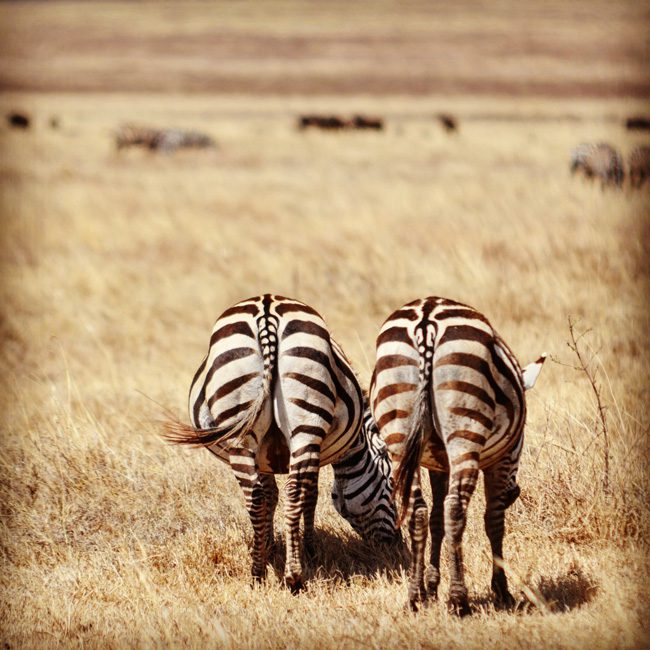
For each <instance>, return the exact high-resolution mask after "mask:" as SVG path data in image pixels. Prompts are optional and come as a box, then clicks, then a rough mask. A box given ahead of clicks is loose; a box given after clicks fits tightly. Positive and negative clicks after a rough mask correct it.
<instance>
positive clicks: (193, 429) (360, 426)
mask: <svg viewBox="0 0 650 650" xmlns="http://www.w3.org/2000/svg"><path fill="white" fill-rule="evenodd" d="M364 409H365V397H364V394H363V392H362V390H361V388H360V387H359V383H358V381H357V378H356V376H355V374H354V372H353V370H352V368H351V366H350V364H349V362H348V361H347V359H346V358H345V355H344V354H343V352H342V350H341V348H340V347H339V346H338V344H337V343H336V342H335V341H334V340H333V339H332V337H331V335H330V333H329V331H328V330H327V327H326V325H325V323H324V322H323V319H322V318H321V317H320V316H319V314H318V313H317V312H316V311H315V310H314V309H312V308H311V307H308V306H307V305H305V304H303V303H301V302H298V301H297V300H292V299H290V298H284V297H282V296H275V295H270V294H265V295H263V296H258V297H255V298H250V299H248V300H244V301H242V302H239V303H237V304H236V305H235V306H234V307H231V308H230V309H227V310H226V311H225V312H223V314H221V316H220V317H219V318H218V319H217V322H216V323H215V325H214V329H213V331H212V336H211V337H210V346H209V349H208V354H207V356H206V357H205V358H204V360H203V362H202V363H201V365H200V366H199V369H198V370H197V372H196V374H195V375H194V379H193V381H192V386H191V388H190V397H189V411H190V420H191V426H187V425H183V424H180V423H170V424H169V425H168V430H167V434H166V437H167V438H168V439H169V440H171V441H172V442H176V443H182V444H191V445H202V446H205V447H207V448H208V449H209V450H210V451H211V452H212V453H214V454H215V455H216V456H218V457H219V458H220V459H221V460H224V461H226V462H229V463H230V466H231V468H232V470H233V472H234V473H235V476H236V478H237V480H238V481H239V484H240V486H241V488H242V490H243V492H244V496H245V500H246V507H247V509H248V513H249V515H250V519H251V522H252V525H253V533H254V541H253V563H252V574H253V578H254V580H261V579H263V578H264V577H265V575H266V560H267V553H268V551H269V549H270V548H271V546H272V544H273V540H274V536H273V513H274V511H275V507H276V505H277V501H278V488H277V486H276V483H275V478H274V476H273V474H276V473H280V474H281V473H286V472H288V473H289V478H288V481H287V484H286V495H287V504H286V508H285V522H286V568H285V582H286V584H287V586H288V587H289V588H290V589H291V590H292V591H293V592H294V593H295V592H297V591H299V590H300V589H301V588H302V586H303V577H302V562H301V553H300V551H301V543H300V532H299V529H300V519H301V517H302V518H303V519H304V548H305V551H306V553H307V555H313V552H314V512H315V508H316V500H317V497H318V471H319V467H320V466H323V465H327V464H329V463H333V469H334V474H335V484H336V485H335V493H334V503H335V505H336V507H337V509H338V510H339V512H340V513H341V514H342V515H343V516H344V517H345V518H346V519H347V520H348V521H349V522H350V523H351V524H352V526H353V528H354V529H355V530H357V531H359V532H361V533H362V534H364V535H365V536H366V537H368V538H372V539H377V540H380V541H393V540H395V541H396V540H398V539H399V532H398V530H397V527H396V523H395V521H396V513H395V508H394V506H393V504H392V500H391V491H390V474H389V473H388V474H387V473H386V468H387V467H388V466H387V465H386V463H385V460H386V450H385V448H384V447H383V445H382V444H381V441H375V437H376V435H377V434H376V431H375V430H373V429H371V428H369V426H368V425H369V423H370V422H371V418H370V416H369V415H368V414H367V415H366V418H365V420H364ZM369 418H370V419H369ZM388 471H390V467H388ZM359 477H362V480H360V481H359V480H358V479H359Z"/></svg>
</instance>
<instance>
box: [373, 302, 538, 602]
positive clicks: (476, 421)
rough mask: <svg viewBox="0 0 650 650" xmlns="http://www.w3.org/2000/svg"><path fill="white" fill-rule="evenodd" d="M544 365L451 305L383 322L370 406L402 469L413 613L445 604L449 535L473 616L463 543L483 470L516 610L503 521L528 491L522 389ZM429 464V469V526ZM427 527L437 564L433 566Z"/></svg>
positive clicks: (463, 598) (413, 307) (454, 594)
mask: <svg viewBox="0 0 650 650" xmlns="http://www.w3.org/2000/svg"><path fill="white" fill-rule="evenodd" d="M544 359H545V355H542V356H541V357H540V358H539V359H538V360H537V361H536V362H535V363H533V364H530V365H529V366H527V367H526V368H524V369H523V370H522V369H521V367H520V366H519V364H518V362H517V360H516V358H515V356H514V355H513V353H512V352H511V351H510V349H509V348H508V346H507V345H506V344H505V342H504V341H503V340H502V339H501V337H500V336H499V335H498V334H497V332H496V331H495V330H494V329H493V328H492V326H491V325H490V323H489V322H488V320H487V319H486V318H485V316H483V315H482V314H480V313H479V312H477V311H476V310H475V309H473V308H472V307H469V306H468V305H464V304H462V303H459V302H456V301H453V300H449V299H446V298H437V297H429V298H425V299H420V300H415V301H413V302H411V303H408V304H407V305H404V306H403V307H401V308H400V309H398V310H397V311H395V312H394V313H393V314H391V316H389V317H388V318H387V319H386V321H385V323H384V324H383V326H382V328H381V330H380V333H379V336H378V338H377V362H376V364H375V370H374V373H373V378H372V382H371V404H372V409H373V415H374V417H375V420H376V422H377V426H378V428H379V430H380V433H381V437H382V439H383V440H384V441H385V442H386V444H387V447H388V452H389V455H390V457H391V459H392V461H393V463H394V465H396V466H397V467H396V470H395V488H394V494H395V496H396V497H397V500H398V502H399V517H398V523H401V521H402V520H403V519H405V518H408V524H409V533H410V537H411V556H412V561H411V568H410V571H409V600H408V605H409V606H410V607H411V609H413V610H417V603H418V602H423V601H425V600H426V599H427V598H428V597H437V591H438V585H439V583H440V551H441V545H442V540H443V537H446V538H447V542H448V548H449V552H450V559H449V570H450V589H449V595H450V596H449V604H450V607H451V609H452V610H453V611H454V612H455V613H458V614H461V615H464V614H467V613H469V602H468V597H467V588H466V586H465V580H464V569H463V562H462V546H461V542H462V536H463V532H464V529H465V526H466V513H467V507H468V504H469V501H470V498H471V495H472V493H473V492H474V490H475V488H476V485H477V482H478V476H479V470H482V471H483V473H484V477H485V491H486V511H485V518H484V519H485V529H486V533H487V535H488V538H489V540H490V545H491V547H492V554H493V572H492V589H493V591H494V593H495V596H496V599H497V602H498V603H500V604H502V605H506V606H509V605H512V604H514V599H513V597H512V595H511V594H510V593H509V591H508V587H507V580H506V576H505V572H504V570H503V561H502V557H503V551H502V542H503V535H504V514H505V510H506V508H507V507H508V506H510V505H511V504H512V503H513V502H514V501H515V500H516V498H517V496H518V495H519V491H520V490H519V486H518V485H517V480H516V478H517V470H518V466H519V457H520V454H521V450H522V446H523V429H524V423H525V417H526V403H525V399H524V391H525V390H527V389H530V388H532V387H533V386H534V384H535V382H536V380H537V377H538V376H539V373H540V370H541V367H542V364H543V363H544ZM421 466H422V467H425V468H426V469H428V470H429V479H430V482H431V489H432V496H433V506H432V509H431V516H430V519H429V516H428V507H427V504H426V500H425V499H424V495H423V490H422V483H421V481H422V479H421V472H420V467H421ZM427 519H429V521H428V522H427ZM428 530H430V531H431V560H430V563H429V566H428V567H425V560H424V553H425V548H426V542H427V534H428ZM425 578H426V579H425Z"/></svg>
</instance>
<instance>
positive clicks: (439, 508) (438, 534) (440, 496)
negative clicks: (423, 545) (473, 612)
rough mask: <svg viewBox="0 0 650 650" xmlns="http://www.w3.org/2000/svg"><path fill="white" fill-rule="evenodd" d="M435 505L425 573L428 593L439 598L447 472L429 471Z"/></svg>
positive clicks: (430, 518) (430, 525) (430, 519)
mask: <svg viewBox="0 0 650 650" xmlns="http://www.w3.org/2000/svg"><path fill="white" fill-rule="evenodd" d="M429 480H430V481H431V492H432V494H433V505H432V507H431V516H430V517H429V530H430V532H431V560H430V564H429V566H428V567H427V570H426V574H425V582H426V586H427V595H428V596H429V597H431V598H434V599H436V598H438V585H439V584H440V549H441V547H442V540H443V537H444V536H445V528H444V511H445V496H446V495H447V488H448V485H449V476H448V475H447V473H446V472H434V471H429Z"/></svg>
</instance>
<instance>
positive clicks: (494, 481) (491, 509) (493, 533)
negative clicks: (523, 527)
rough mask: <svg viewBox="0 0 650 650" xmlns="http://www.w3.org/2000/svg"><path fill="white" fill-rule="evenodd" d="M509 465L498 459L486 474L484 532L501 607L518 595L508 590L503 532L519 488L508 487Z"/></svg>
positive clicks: (497, 598)
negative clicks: (497, 462) (504, 563)
mask: <svg viewBox="0 0 650 650" xmlns="http://www.w3.org/2000/svg"><path fill="white" fill-rule="evenodd" d="M508 469H509V467H508V466H507V465H506V464H505V463H499V464H498V465H497V466H496V467H492V468H490V469H489V470H487V471H486V472H484V475H485V497H486V506H485V516H484V521H485V532H486V534H487V536H488V539H489V540H490V546H491V548H492V584H491V586H492V591H493V592H494V596H495V602H496V605H497V606H498V607H501V608H505V609H507V608H512V607H514V605H515V599H514V598H513V597H512V594H511V593H510V592H509V591H508V580H507V578H506V573H505V570H504V568H503V535H504V532H505V511H506V508H507V507H508V506H510V505H511V504H512V503H513V502H514V501H515V499H516V498H517V496H518V495H519V491H518V488H515V489H514V490H511V491H510V492H508V491H507V490H506V487H507V480H508Z"/></svg>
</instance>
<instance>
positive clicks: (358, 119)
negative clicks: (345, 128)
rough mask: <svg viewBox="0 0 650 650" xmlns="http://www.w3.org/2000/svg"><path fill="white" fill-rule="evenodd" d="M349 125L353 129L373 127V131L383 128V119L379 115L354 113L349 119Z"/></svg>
mask: <svg viewBox="0 0 650 650" xmlns="http://www.w3.org/2000/svg"><path fill="white" fill-rule="evenodd" d="M351 127H352V128H354V129H373V130H375V131H381V130H382V129H383V128H384V121H383V120H382V119H381V118H380V117H369V116H367V115H355V116H354V117H353V118H352V120H351Z"/></svg>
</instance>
